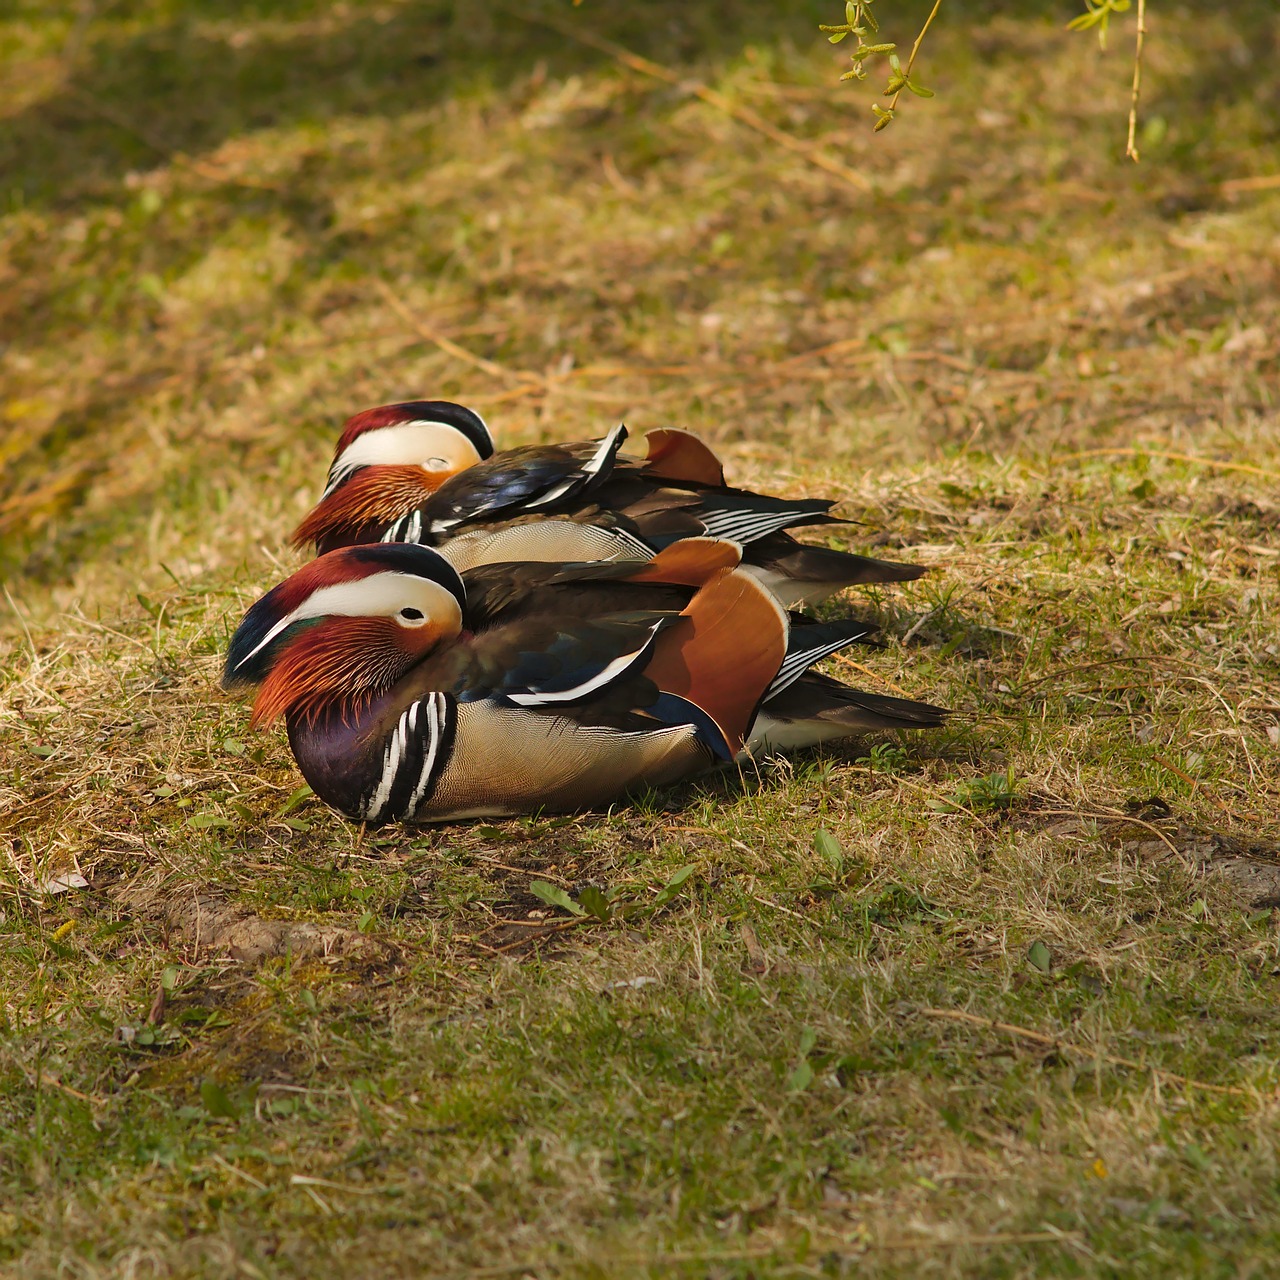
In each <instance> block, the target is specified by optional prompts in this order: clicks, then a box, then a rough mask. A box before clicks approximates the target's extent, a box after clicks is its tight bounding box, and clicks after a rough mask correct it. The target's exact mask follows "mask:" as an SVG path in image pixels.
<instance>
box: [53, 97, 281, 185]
mask: <svg viewBox="0 0 1280 1280" xmlns="http://www.w3.org/2000/svg"><path fill="white" fill-rule="evenodd" d="M67 92H68V93H69V94H70V95H71V97H73V98H74V99H75V100H76V101H77V102H79V103H80V104H81V105H82V106H84V107H85V108H86V109H87V110H88V111H91V112H92V113H93V114H94V115H96V116H98V117H99V118H100V119H102V120H105V121H106V122H107V123H108V124H111V125H114V126H115V127H116V128H117V129H120V130H122V131H123V132H125V133H128V134H131V135H132V136H133V137H135V138H137V139H138V141H139V142H141V143H143V144H144V145H145V146H148V147H150V148H151V150H152V151H155V152H156V153H157V154H159V155H162V156H163V157H164V158H165V159H166V160H168V161H169V163H170V164H172V165H175V166H176V167H177V168H179V169H187V170H190V172H192V173H194V174H196V175H198V176H199V177H201V178H207V179H208V180H209V181H210V182H218V183H223V184H225V185H227V186H231V187H244V188H246V189H247V190H249V191H270V192H272V193H273V194H276V195H278V194H280V193H281V192H282V191H283V190H284V188H283V187H281V186H279V185H277V184H276V183H272V182H259V181H258V180H257V179H255V178H237V177H234V176H232V175H231V174H229V173H224V172H223V171H222V170H220V169H218V168H216V167H215V166H213V165H210V164H206V163H204V161H202V160H193V159H192V158H191V157H190V156H188V155H184V154H183V153H182V152H181V151H179V150H177V149H176V148H175V147H171V146H170V145H169V144H168V143H167V142H165V141H164V139H163V138H160V137H157V136H156V135H155V134H153V133H151V132H150V131H149V130H147V129H144V128H142V127H141V126H140V125H137V124H135V123H134V122H133V121H132V120H130V119H128V117H126V116H124V115H122V114H121V113H120V112H118V111H117V110H116V109H115V108H114V107H111V106H108V105H107V104H106V103H105V102H102V101H100V100H99V99H98V98H96V97H94V95H93V94H91V93H89V92H88V91H87V90H85V89H81V88H80V87H79V86H78V85H74V84H72V85H68V86H67Z"/></svg>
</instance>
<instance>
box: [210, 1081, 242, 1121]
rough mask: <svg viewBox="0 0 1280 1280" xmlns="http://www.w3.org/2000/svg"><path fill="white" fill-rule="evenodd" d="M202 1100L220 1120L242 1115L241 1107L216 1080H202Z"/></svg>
mask: <svg viewBox="0 0 1280 1280" xmlns="http://www.w3.org/2000/svg"><path fill="white" fill-rule="evenodd" d="M200 1101H201V1102H203V1103H204V1109H205V1110H206V1111H207V1112H208V1113H209V1114H210V1115H211V1116H215V1117H216V1118H218V1119H220V1120H235V1119H236V1118H237V1117H238V1116H239V1115H240V1108H239V1107H237V1106H236V1104H235V1103H234V1102H232V1101H231V1098H230V1096H229V1095H228V1094H227V1091H226V1090H225V1089H224V1088H223V1087H222V1086H221V1085H220V1084H219V1083H218V1082H217V1081H216V1080H202V1081H201V1082H200Z"/></svg>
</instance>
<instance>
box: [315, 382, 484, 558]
mask: <svg viewBox="0 0 1280 1280" xmlns="http://www.w3.org/2000/svg"><path fill="white" fill-rule="evenodd" d="M492 455H493V437H492V436H491V435H490V434H489V428H488V426H486V424H485V421H484V419H483V418H482V417H481V416H480V415H479V414H478V413H476V412H475V411H474V410H472V409H468V408H467V407H466V406H465V405H460V404H453V403H452V402H450V401H448V400H410V401H406V402H405V403H403V404H385V405H379V406H378V407H377V408H375V409H365V410H364V411H363V412H361V413H357V414H356V415H355V417H353V418H348V419H347V421H346V423H345V424H344V426H343V428H342V434H341V435H340V436H339V437H338V444H337V448H336V449H335V450H334V454H333V463H332V464H331V465H330V467H329V476H328V479H327V481H326V482H325V488H324V493H323V495H322V496H321V498H320V501H319V503H318V504H317V505H316V507H315V508H314V509H313V510H312V511H311V513H310V514H309V515H308V516H307V518H306V519H305V520H303V522H302V523H301V524H300V525H299V526H298V527H297V529H295V530H294V533H293V542H294V545H295V546H298V547H302V546H305V545H307V544H308V543H315V544H316V545H317V546H318V547H319V548H320V549H322V550H324V549H327V547H329V546H334V545H345V544H347V543H351V542H358V541H366V540H368V539H367V538H365V537H363V536H362V531H364V530H367V529H369V528H374V529H378V528H385V527H386V525H388V524H390V523H391V522H392V521H394V520H397V519H399V518H400V517H401V516H402V515H405V514H407V513H408V512H409V511H412V510H413V509H414V508H415V507H416V506H418V505H420V504H421V503H422V502H423V501H425V500H426V499H427V498H428V497H430V495H431V494H433V493H434V492H435V491H436V490H437V489H438V488H439V487H440V486H441V485H442V484H443V483H444V482H445V481H446V480H447V479H448V478H449V477H450V476H453V475H457V474H458V472H459V471H465V470H466V469H467V468H468V467H473V466H475V464H476V463H477V462H481V461H483V460H484V459H485V458H489V457H492ZM373 536H374V537H376V533H375V534H374V535H373Z"/></svg>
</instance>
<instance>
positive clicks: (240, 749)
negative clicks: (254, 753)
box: [222, 738, 244, 756]
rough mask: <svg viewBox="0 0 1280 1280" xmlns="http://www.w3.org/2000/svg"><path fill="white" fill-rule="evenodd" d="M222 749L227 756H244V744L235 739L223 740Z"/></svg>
mask: <svg viewBox="0 0 1280 1280" xmlns="http://www.w3.org/2000/svg"><path fill="white" fill-rule="evenodd" d="M222 749H223V751H225V752H226V753H227V755H229V756H242V755H244V743H243V742H239V741H237V740H236V739H235V738H223V740H222Z"/></svg>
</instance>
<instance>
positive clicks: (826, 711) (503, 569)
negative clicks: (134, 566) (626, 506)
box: [223, 538, 945, 823]
mask: <svg viewBox="0 0 1280 1280" xmlns="http://www.w3.org/2000/svg"><path fill="white" fill-rule="evenodd" d="M740 559H741V549H740V548H739V547H738V546H737V544H735V543H732V542H727V541H720V540H715V539H707V538H702V539H689V540H685V541H681V542H676V543H673V544H672V545H670V546H669V547H667V548H665V549H664V550H662V551H661V552H659V553H657V554H656V555H652V556H651V557H650V558H649V559H647V560H645V561H643V562H634V561H633V562H622V563H604V562H592V563H585V564H582V563H580V564H550V563H523V564H520V563H517V564H510V563H508V564H492V565H484V566H479V567H477V568H474V569H471V570H467V571H465V572H463V573H461V574H460V573H459V572H458V571H457V570H456V569H455V568H454V567H453V566H452V565H450V564H449V562H448V561H447V560H445V559H444V558H443V557H442V556H441V555H440V554H439V553H437V552H436V551H435V550H433V549H431V548H428V547H423V546H418V545H415V544H411V543H404V544H398V543H382V544H368V545H362V546H355V547H348V548H342V549H338V550H335V551H330V552H327V553H326V554H324V555H322V556H321V557H319V558H318V559H316V560H314V561H312V562H311V563H310V564H308V565H306V566H305V567H304V568H302V569H300V570H299V571H298V572H296V573H295V574H293V575H292V576H291V577H289V578H287V579H286V580H285V581H284V582H282V583H280V584H279V585H278V586H276V587H275V588H274V589H273V590H271V591H270V592H268V593H267V594H266V595H265V596H263V597H262V598H261V599H260V600H259V601H257V603H256V604H254V605H253V606H252V607H251V608H250V609H249V610H248V612H247V613H246V614H245V616H244V619H243V621H242V622H241V623H240V625H239V627H238V629H237V630H236V632H235V635H234V636H233V638H232V640H231V644H230V648H229V651H228V654H227V660H226V670H225V675H224V680H223V683H224V687H227V688H235V687H237V686H242V685H257V686H259V687H258V692H257V697H256V700H255V703H254V708H253V715H252V723H253V724H255V725H262V724H266V723H269V722H270V721H272V720H273V719H275V718H276V717H279V716H283V717H284V720H285V724H286V726H287V730H288V736H289V743H290V746H291V747H292V750H293V754H294V757H295V759H296V760H297V762H298V765H299V767H300V769H301V770H302V773H303V776H304V777H305V778H306V780H307V782H308V783H309V784H310V785H311V787H312V789H313V790H314V791H315V792H316V794H317V795H319V796H320V797H321V798H322V799H323V800H325V801H327V802H328V803H329V804H330V805H332V806H333V807H335V808H336V809H339V810H340V811H341V812H343V813H344V814H346V815H348V816H349V817H351V818H354V819H357V820H361V821H366V822H371V823H381V822H389V821H408V820H417V821H427V822H430V821H444V820H450V819H459V818H470V817H482V816H510V815H513V814H520V813H530V812H535V811H540V810H551V811H554V810H560V811H566V810H579V809H592V808H601V807H605V806H608V805H609V804H612V803H613V802H614V801H616V800H618V799H620V798H621V797H623V796H624V795H626V794H627V793H628V792H632V791H635V790H636V789H638V788H644V787H654V786H661V785H665V784H667V783H671V782H674V781H677V780H679V779H681V778H685V777H688V776H690V775H693V774H695V773H698V772H701V771H702V770H704V769H707V768H710V767H713V766H715V765H716V764H724V763H728V762H730V761H732V760H734V759H735V758H738V757H740V756H741V755H743V754H744V753H745V752H747V751H749V750H750V749H752V748H755V749H764V748H768V747H780V746H788V747H789V746H799V745H805V744H808V743H814V742H819V741H823V740H825V739H827V738H833V737H840V736H848V735H849V734H850V733H853V732H857V731H858V730H860V729H866V728H881V727H896V728H924V727H928V726H931V725H937V724H940V723H941V722H942V719H943V716H944V715H945V713H944V712H943V711H942V710H941V709H940V708H937V707H933V706H930V705H928V704H926V703H919V702H909V701H907V700H905V699H898V698H882V697H877V696H875V695H869V694H863V693H860V692H858V691H857V690H854V689H849V688H846V687H845V686H844V685H841V684H839V683H838V682H837V681H835V680H831V679H829V678H827V677H824V676H816V675H813V674H809V673H808V667H809V666H810V665H811V664H812V663H813V662H816V661H817V660H818V659H819V658H822V657H824V656H826V655H827V654H829V653H831V652H833V651H835V650H836V649H838V648H840V647H842V646H843V645H845V644H849V643H852V642H853V641H856V640H859V639H861V638H863V637H864V636H865V635H866V634H867V632H868V630H869V628H868V627H867V626H866V624H861V623H849V622H839V623H807V624H798V625H795V626H793V625H792V623H791V620H790V618H789V616H788V614H787V612H786V610H785V609H783V608H782V607H781V606H780V605H779V604H778V602H777V600H776V599H775V598H774V596H773V595H772V594H771V593H770V592H769V591H768V590H767V589H766V588H765V587H764V586H763V585H762V584H761V583H760V582H759V581H758V579H757V578H756V577H754V576H752V575H751V574H749V573H746V572H744V571H743V570H742V569H741V567H740Z"/></svg>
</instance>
